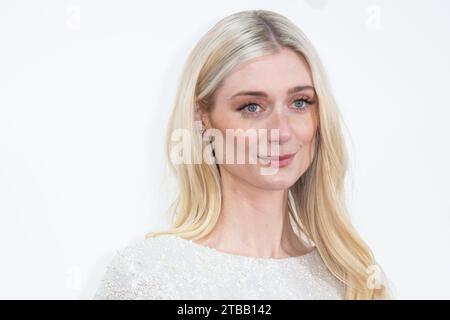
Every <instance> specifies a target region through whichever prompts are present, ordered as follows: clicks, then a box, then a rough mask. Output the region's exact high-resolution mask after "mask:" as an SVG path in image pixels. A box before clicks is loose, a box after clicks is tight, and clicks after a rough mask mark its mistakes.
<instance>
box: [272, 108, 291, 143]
mask: <svg viewBox="0 0 450 320" xmlns="http://www.w3.org/2000/svg"><path fill="white" fill-rule="evenodd" d="M281 109H283V108H278V109H277V108H274V110H273V111H272V113H271V114H270V116H269V118H268V119H267V126H266V128H267V135H268V140H269V142H270V143H279V144H280V145H281V144H284V143H286V142H287V141H289V139H290V138H291V135H292V130H291V126H290V121H289V115H287V114H286V113H285V112H283V110H281ZM277 131H278V134H277Z"/></svg>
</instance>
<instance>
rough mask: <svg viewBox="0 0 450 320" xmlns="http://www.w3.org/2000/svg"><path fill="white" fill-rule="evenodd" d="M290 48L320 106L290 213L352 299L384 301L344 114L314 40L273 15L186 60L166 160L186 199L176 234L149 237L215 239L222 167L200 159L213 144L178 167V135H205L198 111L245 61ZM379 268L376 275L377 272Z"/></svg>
mask: <svg viewBox="0 0 450 320" xmlns="http://www.w3.org/2000/svg"><path fill="white" fill-rule="evenodd" d="M280 48H290V49H292V50H293V51H295V52H297V53H298V54H299V55H301V56H303V57H304V58H305V59H306V61H307V63H308V64H309V67H310V70H311V74H312V80H313V84H314V87H315V90H316V94H317V97H318V101H319V121H318V128H317V136H316V137H317V139H316V144H315V152H314V158H313V160H312V162H311V164H310V166H309V167H308V169H307V170H306V172H305V173H304V174H303V175H302V176H301V177H300V179H298V180H297V181H296V183H295V184H294V185H293V186H292V187H291V188H290V189H289V192H288V194H289V197H288V209H289V216H290V219H292V221H294V226H295V227H296V228H298V230H300V232H303V234H304V235H305V236H307V237H308V238H309V239H310V240H311V241H312V242H313V243H314V244H315V246H316V248H317V250H318V252H319V254H320V256H321V258H322V260H323V261H324V263H325V265H326V267H327V268H328V269H329V270H330V272H331V273H332V274H333V275H334V276H335V277H336V278H338V279H339V280H340V281H342V282H343V283H344V288H345V289H344V291H345V292H344V298H345V299H380V298H381V299H382V298H385V294H386V291H385V289H386V286H385V285H384V284H383V283H381V285H380V284H378V286H370V285H368V275H369V274H368V273H369V272H370V271H368V270H373V267H374V266H377V264H376V263H375V259H374V256H373V254H372V252H371V250H370V248H369V247H368V246H367V244H366V243H365V242H364V241H363V240H362V239H361V238H360V237H359V235H358V234H357V232H356V231H355V230H354V228H353V226H352V224H351V222H350V221H349V218H348V213H347V209H346V206H345V201H344V178H345V174H346V170H347V159H348V156H347V150H346V148H345V144H344V139H343V135H342V132H341V125H340V121H341V116H340V113H339V110H338V108H337V106H336V102H335V100H334V97H333V95H332V93H331V88H330V85H329V83H328V79H327V77H326V74H325V71H324V67H323V65H322V63H321V61H320V59H319V56H318V54H317V52H316V51H315V49H314V48H313V46H312V44H311V43H310V41H309V40H308V39H307V37H306V36H305V35H304V34H303V32H302V31H301V30H300V29H299V28H298V27H297V26H296V25H295V24H294V23H292V22H291V21H290V20H289V19H287V18H286V17H284V16H282V15H280V14H278V13H275V12H272V11H267V10H249V11H241V12H237V13H234V14H232V15H230V16H227V17H225V18H224V19H222V20H220V21H219V22H218V23H217V24H215V25H214V26H213V28H212V29H211V30H210V31H209V32H208V33H206V34H205V35H204V36H203V37H202V38H201V39H200V41H199V42H198V44H197V45H196V46H195V48H194V49H193V50H192V52H191V53H190V55H189V57H188V59H187V61H186V62H185V65H184V68H183V73H182V77H181V81H180V83H179V87H178V91H177V95H176V99H175V104H174V107H173V111H172V114H171V117H170V120H169V124H168V127H167V144H166V156H167V159H168V163H169V164H170V168H171V170H172V172H173V174H174V175H175V177H176V179H177V181H178V183H179V193H178V195H177V198H176V199H175V201H174V202H173V203H172V204H171V206H170V207H169V208H168V210H169V211H168V212H169V213H170V214H171V215H172V225H171V227H170V229H169V230H166V231H157V232H150V233H148V234H147V235H146V237H147V238H148V237H153V236H157V235H161V234H173V235H178V236H181V237H183V238H187V239H193V240H195V239H200V238H202V237H204V236H206V235H207V234H209V233H210V232H211V231H212V229H213V228H214V226H215V225H216V222H217V220H218V217H219V214H220V210H221V205H222V204H221V199H222V192H221V183H220V172H219V168H218V166H217V164H207V163H205V162H203V161H198V160H199V159H201V157H202V150H203V148H204V144H205V142H203V141H201V140H196V139H193V140H192V143H191V144H190V154H191V157H192V158H191V159H192V162H190V163H192V164H186V163H182V164H177V165H174V164H173V163H172V161H171V150H172V148H173V146H174V142H173V141H172V139H171V134H172V132H173V131H174V130H175V129H184V130H187V131H188V132H189V133H190V134H191V136H193V137H194V136H196V135H198V131H196V130H197V128H196V127H195V125H194V122H195V121H194V120H195V118H196V116H197V111H198V110H199V109H198V108H208V107H212V105H213V104H214V101H213V96H214V93H215V91H216V90H217V89H218V88H219V86H220V85H221V82H222V80H223V79H224V78H225V77H226V75H227V74H228V73H229V72H230V71H231V70H232V69H233V68H234V67H236V66H237V65H239V64H240V63H242V62H244V61H246V60H248V59H252V58H255V57H259V56H263V55H268V54H275V53H277V52H279V50H280ZM371 268H372V269H371Z"/></svg>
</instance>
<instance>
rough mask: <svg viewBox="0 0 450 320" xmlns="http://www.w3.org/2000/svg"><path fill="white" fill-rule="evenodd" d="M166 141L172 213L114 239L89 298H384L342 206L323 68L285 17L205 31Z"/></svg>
mask: <svg viewBox="0 0 450 320" xmlns="http://www.w3.org/2000/svg"><path fill="white" fill-rule="evenodd" d="M242 133H244V135H242ZM167 139H168V142H167V150H166V151H167V156H168V160H169V163H170V164H171V168H172V169H173V173H174V174H175V176H176V178H177V180H178V182H179V194H178V197H177V198H176V201H175V202H174V203H173V205H172V206H171V208H170V213H171V214H173V217H172V218H173V220H172V225H171V227H170V228H169V229H168V230H165V231H159V232H152V233H149V234H148V235H147V237H146V239H144V240H142V241H141V242H140V243H138V244H134V245H129V246H127V247H126V248H123V249H121V250H119V252H118V253H117V254H116V256H115V257H114V258H113V260H112V261H111V263H110V264H109V266H108V269H107V272H106V274H105V276H104V278H103V281H102V283H101V285H100V287H99V289H98V291H97V294H96V296H95V297H96V298H98V299H383V298H386V285H385V281H384V280H383V279H384V277H383V276H382V274H383V273H382V271H381V269H380V268H379V267H378V266H377V264H376V262H375V259H374V256H373V254H372V252H371V250H370V249H369V247H368V246H367V244H366V243H364V241H363V240H362V239H361V238H360V237H359V235H358V234H357V232H356V231H355V230H354V228H353V227H352V225H351V222H350V221H349V218H348V216H347V212H346V206H345V203H344V195H343V185H344V178H345V173H346V165H347V154H346V149H345V145H344V140H343V136H342V132H341V124H340V114H339V111H338V109H337V106H336V104H335V101H334V99H333V96H332V93H331V91H330V87H329V84H328V80H327V79H326V75H325V72H324V69H323V66H322V64H321V62H320V59H319V57H318V55H317V53H316V51H315V50H314V48H313V46H312V44H311V43H310V41H309V40H308V39H307V38H306V36H305V35H304V34H303V33H302V32H301V30H300V29H299V28H298V27H297V26H296V25H294V24H293V23H292V22H291V21H290V20H288V19H287V18H286V17H284V16H282V15H280V14H278V13H275V12H271V11H265V10H253V11H242V12H238V13H235V14H232V15H230V16H228V17H225V18H224V19H222V20H221V21H219V22H218V23H217V24H216V25H215V26H214V27H213V28H212V29H211V30H210V31H209V32H208V33H207V34H206V35H204V36H203V37H202V38H201V40H200V41H199V43H198V44H197V45H196V46H195V48H194V49H193V51H192V52H191V54H190V56H189V57H188V60H187V62H186V63H185V67H184V70H183V74H182V78H181V82H180V84H179V88H178V92H177V96H176V101H175V105H174V108H173V112H172V116H171V118H170V122H169V125H168V132H167ZM255 145H256V147H255ZM241 156H244V157H241ZM239 158H240V159H239ZM242 159H244V161H242ZM238 160H240V161H238Z"/></svg>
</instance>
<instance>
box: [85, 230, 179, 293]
mask: <svg viewBox="0 0 450 320" xmlns="http://www.w3.org/2000/svg"><path fill="white" fill-rule="evenodd" d="M168 240H169V238H168V236H165V235H163V236H157V237H152V238H148V239H144V240H140V241H138V242H136V243H133V244H130V245H127V246H124V247H122V248H119V249H117V250H116V252H115V253H114V255H113V257H112V258H111V260H110V262H109V264H108V265H107V267H106V272H105V274H104V277H103V279H102V280H101V283H100V286H99V288H98V290H97V292H96V294H95V296H94V299H138V298H140V297H141V296H142V295H143V294H145V298H147V299H152V298H157V296H158V289H159V288H160V285H161V277H160V275H161V272H162V271H163V270H160V269H162V268H159V267H160V266H161V261H160V260H161V257H162V256H163V253H164V252H165V251H167V250H168V249H169V246H170V241H168ZM161 267H162V266H161Z"/></svg>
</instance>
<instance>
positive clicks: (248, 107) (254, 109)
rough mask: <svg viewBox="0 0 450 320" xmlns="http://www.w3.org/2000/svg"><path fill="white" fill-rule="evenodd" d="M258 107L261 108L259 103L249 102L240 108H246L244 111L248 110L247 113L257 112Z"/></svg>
mask: <svg viewBox="0 0 450 320" xmlns="http://www.w3.org/2000/svg"><path fill="white" fill-rule="evenodd" d="M258 108H260V106H259V105H257V104H256V103H248V104H245V105H243V106H241V107H240V108H239V110H244V112H247V113H257V112H258Z"/></svg>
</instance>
